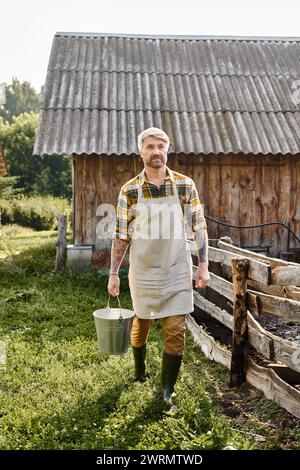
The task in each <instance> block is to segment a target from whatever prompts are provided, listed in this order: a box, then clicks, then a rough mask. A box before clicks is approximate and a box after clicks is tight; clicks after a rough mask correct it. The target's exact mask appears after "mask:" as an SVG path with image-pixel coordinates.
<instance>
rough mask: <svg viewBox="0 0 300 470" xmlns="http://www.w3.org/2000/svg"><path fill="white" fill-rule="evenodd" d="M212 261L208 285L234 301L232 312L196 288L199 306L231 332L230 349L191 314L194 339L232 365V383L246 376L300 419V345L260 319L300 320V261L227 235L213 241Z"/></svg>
mask: <svg viewBox="0 0 300 470" xmlns="http://www.w3.org/2000/svg"><path fill="white" fill-rule="evenodd" d="M192 253H193V252H192ZM194 254H195V252H194ZM209 261H210V275H211V279H210V281H209V283H208V287H209V288H210V289H212V292H216V293H218V294H221V295H222V296H223V297H224V298H225V299H227V300H228V301H229V302H230V304H232V307H233V314H232V315H231V314H230V313H228V311H227V310H225V309H223V308H221V307H220V306H218V305H216V302H212V301H211V300H208V299H206V298H205V297H204V296H203V295H201V294H200V293H199V292H197V291H196V290H194V304H195V305H196V306H197V307H199V308H200V309H201V311H202V312H205V314H208V315H209V317H212V318H213V319H215V320H217V321H218V322H220V323H221V324H222V325H224V326H225V327H227V328H229V329H230V330H232V335H231V337H232V341H231V350H229V349H228V348H226V347H223V346H222V345H220V344H219V342H218V343H217V342H216V341H215V339H214V338H213V336H212V335H210V334H209V333H208V332H207V331H205V329H204V328H203V326H201V325H198V324H197V322H196V321H195V318H194V317H192V316H191V315H189V316H188V327H189V329H190V331H191V332H192V334H193V337H194V339H195V341H196V342H197V343H198V344H199V345H200V347H201V350H202V351H203V353H204V354H205V355H206V356H207V357H208V358H210V359H212V360H214V361H216V362H219V363H221V364H223V365H225V366H226V367H228V369H230V384H231V385H232V386H235V385H239V384H241V383H242V382H243V381H244V380H246V381H247V382H249V383H250V384H251V385H253V386H255V387H256V388H258V389H259V390H261V391H262V392H263V393H264V394H265V396H266V397H267V398H269V399H272V400H274V401H276V402H277V403H279V404H280V406H282V407H283V408H285V409H286V410H287V411H289V412H290V413H292V414H293V415H295V416H297V417H298V418H300V391H299V390H297V388H295V385H296V384H299V385H300V344H297V343H296V342H293V341H289V340H286V339H283V338H281V337H279V336H276V335H274V334H273V333H271V332H269V331H267V330H265V329H264V328H263V327H262V326H261V325H260V323H259V322H258V319H259V317H260V315H261V314H262V313H264V314H271V315H276V316H279V317H281V318H282V319H283V320H284V321H287V322H300V265H299V264H296V263H289V262H286V261H283V260H280V259H275V258H268V257H266V256H264V255H260V254H257V253H253V252H251V251H247V250H244V249H241V248H238V247H236V246H234V245H232V244H231V243H228V242H226V241H224V240H222V239H219V240H210V246H209ZM195 271H196V266H194V273H195ZM201 292H205V290H203V289H201ZM251 347H252V348H254V350H256V351H257V352H258V353H259V355H260V356H263V357H264V358H265V359H266V360H265V361H264V364H265V363H266V364H267V366H265V365H263V366H262V365H258V364H257V361H256V360H255V354H254V355H253V354H251V353H250V349H251ZM251 356H252V357H251Z"/></svg>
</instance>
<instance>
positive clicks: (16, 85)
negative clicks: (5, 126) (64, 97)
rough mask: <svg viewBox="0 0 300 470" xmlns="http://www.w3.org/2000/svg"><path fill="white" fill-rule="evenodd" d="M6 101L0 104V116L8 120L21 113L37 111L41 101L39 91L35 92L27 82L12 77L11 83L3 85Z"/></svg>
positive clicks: (10, 120)
mask: <svg viewBox="0 0 300 470" xmlns="http://www.w3.org/2000/svg"><path fill="white" fill-rule="evenodd" d="M5 92H6V93H5V94H6V101H5V103H4V104H3V105H2V106H0V116H1V117H2V118H3V119H5V120H6V121H8V122H12V121H13V118H14V117H16V116H19V115H20V114H22V113H25V112H29V111H39V109H40V107H41V103H42V95H41V93H37V92H36V90H35V89H34V88H33V87H32V85H31V84H30V83H29V82H20V81H19V80H18V79H17V78H13V80H12V84H11V85H6V87H5Z"/></svg>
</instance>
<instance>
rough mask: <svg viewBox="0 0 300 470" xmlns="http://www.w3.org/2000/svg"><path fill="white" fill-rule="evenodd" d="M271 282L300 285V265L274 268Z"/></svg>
mask: <svg viewBox="0 0 300 470" xmlns="http://www.w3.org/2000/svg"><path fill="white" fill-rule="evenodd" d="M271 284H276V285H278V284H280V285H281V286H300V266H299V264H298V265H297V266H294V265H291V264H290V265H289V266H278V267H276V268H273V269H272V282H271Z"/></svg>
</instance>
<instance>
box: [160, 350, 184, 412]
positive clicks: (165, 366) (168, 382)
mask: <svg viewBox="0 0 300 470" xmlns="http://www.w3.org/2000/svg"><path fill="white" fill-rule="evenodd" d="M181 361H182V355H181V356H174V355H172V354H168V353H167V352H165V351H164V353H163V359H162V371H161V381H162V389H163V400H164V401H165V402H167V403H171V402H172V395H173V393H174V386H175V384H176V381H177V377H178V373H179V369H180V366H181Z"/></svg>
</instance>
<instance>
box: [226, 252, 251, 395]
mask: <svg viewBox="0 0 300 470" xmlns="http://www.w3.org/2000/svg"><path fill="white" fill-rule="evenodd" d="M248 266H249V265H248V260H247V259H238V258H235V259H233V260H232V262H231V271H232V280H233V288H234V301H233V335H232V354H231V365H230V380H229V385H230V387H237V386H239V385H241V384H242V383H243V382H244V381H245V377H246V375H245V359H246V355H247V349H246V346H247V338H248V324H247V303H246V294H247V276H248Z"/></svg>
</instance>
